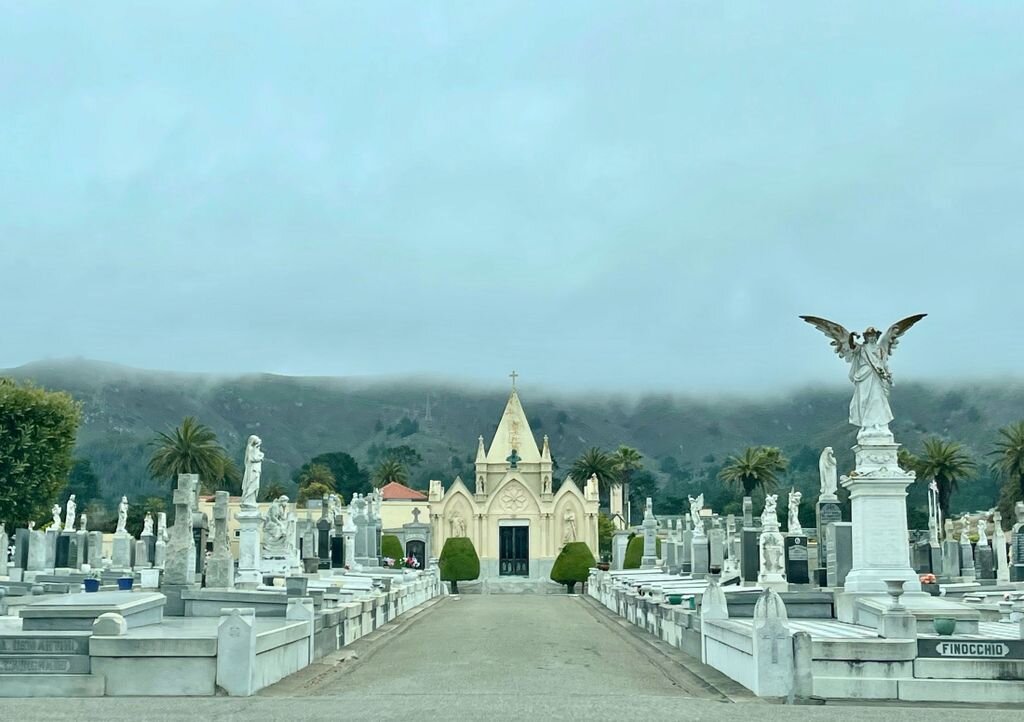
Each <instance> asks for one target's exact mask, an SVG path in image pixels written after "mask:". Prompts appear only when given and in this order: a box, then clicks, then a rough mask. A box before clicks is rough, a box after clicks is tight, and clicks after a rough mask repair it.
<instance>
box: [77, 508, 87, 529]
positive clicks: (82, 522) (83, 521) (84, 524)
mask: <svg viewBox="0 0 1024 722" xmlns="http://www.w3.org/2000/svg"><path fill="white" fill-rule="evenodd" d="M78 519H79V522H78V530H79V531H89V517H87V516H86V515H85V512H84V511H83V512H82V514H81V516H79V517H78Z"/></svg>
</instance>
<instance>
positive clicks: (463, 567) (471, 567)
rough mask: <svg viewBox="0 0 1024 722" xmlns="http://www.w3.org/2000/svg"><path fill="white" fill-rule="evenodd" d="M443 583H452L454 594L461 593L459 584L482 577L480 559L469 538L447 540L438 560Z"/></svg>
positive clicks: (461, 537)
mask: <svg viewBox="0 0 1024 722" xmlns="http://www.w3.org/2000/svg"><path fill="white" fill-rule="evenodd" d="M438 566H439V567H440V569H441V581H443V582H451V585H452V594H458V593H459V582H468V581H472V580H473V579H476V578H477V577H479V576H480V557H478V556H477V555H476V549H475V548H474V547H473V542H472V541H471V540H470V539H469V537H464V536H460V537H452V538H450V539H447V540H445V543H444V546H443V547H442V548H441V557H440V559H438Z"/></svg>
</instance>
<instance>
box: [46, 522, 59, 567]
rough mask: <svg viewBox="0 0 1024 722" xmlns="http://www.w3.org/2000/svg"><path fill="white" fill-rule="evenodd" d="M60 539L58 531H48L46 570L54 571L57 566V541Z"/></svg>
mask: <svg viewBox="0 0 1024 722" xmlns="http://www.w3.org/2000/svg"><path fill="white" fill-rule="evenodd" d="M58 539H60V532H59V531H57V530H56V529H47V530H46V547H45V549H46V565H45V567H44V568H45V569H53V568H55V567H56V566H57V540H58Z"/></svg>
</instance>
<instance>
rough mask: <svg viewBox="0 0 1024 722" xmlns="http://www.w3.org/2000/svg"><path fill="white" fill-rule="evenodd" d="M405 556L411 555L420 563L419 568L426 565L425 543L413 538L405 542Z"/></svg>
mask: <svg viewBox="0 0 1024 722" xmlns="http://www.w3.org/2000/svg"><path fill="white" fill-rule="evenodd" d="M405 556H406V558H408V557H412V558H413V559H415V560H416V561H418V562H419V563H420V569H423V568H424V567H426V565H427V545H426V544H425V543H423V542H421V541H420V540H419V539H413V540H412V541H407V542H406V543H405Z"/></svg>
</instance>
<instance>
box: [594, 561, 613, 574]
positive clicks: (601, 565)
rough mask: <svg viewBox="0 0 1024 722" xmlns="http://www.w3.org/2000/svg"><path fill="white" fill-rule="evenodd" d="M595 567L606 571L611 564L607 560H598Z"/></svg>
mask: <svg viewBox="0 0 1024 722" xmlns="http://www.w3.org/2000/svg"><path fill="white" fill-rule="evenodd" d="M597 568H598V569H599V570H601V571H602V572H606V571H608V570H609V569H611V568H612V565H611V564H609V563H608V562H598V563H597Z"/></svg>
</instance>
